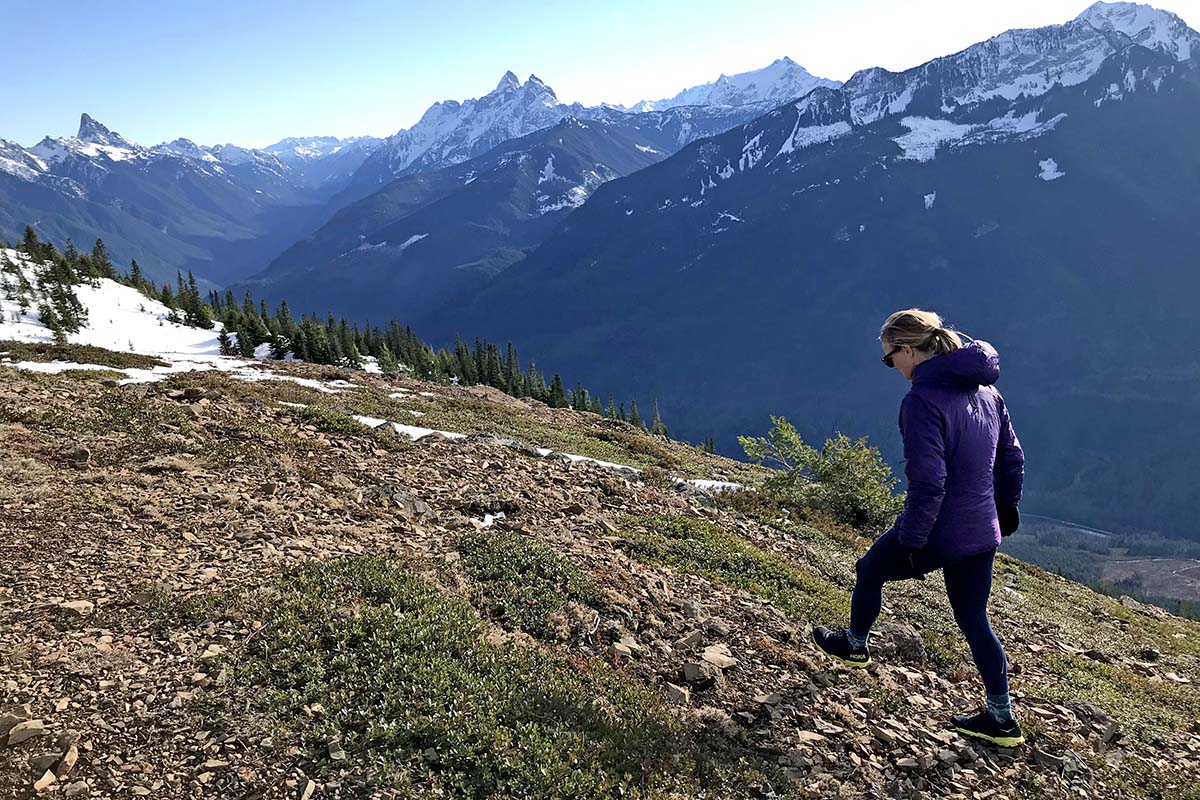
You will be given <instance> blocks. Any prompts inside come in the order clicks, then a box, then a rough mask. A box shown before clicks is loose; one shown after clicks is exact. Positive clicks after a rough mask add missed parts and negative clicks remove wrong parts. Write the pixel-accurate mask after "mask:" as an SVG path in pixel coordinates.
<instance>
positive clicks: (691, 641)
mask: <svg viewBox="0 0 1200 800" xmlns="http://www.w3.org/2000/svg"><path fill="white" fill-rule="evenodd" d="M703 641H704V634H703V633H701V632H700V631H692V632H691V633H689V634H687V635H686V636H681V637H680V638H678V639H676V640H675V649H676V650H690V649H692V648H693V647H696V646H697V645H699V644H700V643H701V642H703Z"/></svg>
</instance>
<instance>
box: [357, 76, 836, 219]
mask: <svg viewBox="0 0 1200 800" xmlns="http://www.w3.org/2000/svg"><path fill="white" fill-rule="evenodd" d="M760 72H763V73H770V76H771V79H772V80H771V81H769V82H766V83H764V82H763V81H762V80H760V82H759V84H755V82H754V81H753V80H748V81H746V82H744V83H739V84H737V85H736V86H735V85H734V84H729V86H730V87H731V88H729V89H728V90H727V89H724V88H712V89H710V90H709V91H707V92H706V94H707V96H708V97H709V100H707V101H697V102H694V103H689V104H686V105H685V104H676V105H668V106H664V107H663V108H662V109H637V110H633V111H630V110H625V109H621V108H619V107H616V106H608V105H601V106H594V107H587V106H583V105H580V104H579V103H571V104H566V103H562V102H559V100H558V97H557V96H556V95H555V93H554V90H553V89H551V88H550V87H549V86H547V85H546V84H545V83H544V82H543V81H542V80H541V79H540V78H538V77H537V76H536V75H530V76H529V79H528V80H527V81H525V83H521V81H520V79H519V78H517V76H516V75H514V74H513V73H512V72H511V71H510V72H507V73H505V74H504V76H503V77H502V78H501V79H500V82H499V83H498V84H497V85H496V88H495V89H494V90H492V91H491V92H489V93H488V94H486V95H484V96H482V97H479V98H477V99H472V100H466V101H464V102H461V103H460V102H458V101H456V100H446V101H444V102H440V103H434V104H433V105H432V106H430V107H429V109H428V110H427V111H426V112H425V114H424V115H423V116H422V117H421V119H420V120H419V121H418V122H417V124H415V125H413V126H412V127H411V128H408V129H406V130H402V131H399V132H398V133H396V134H394V135H392V136H389V137H388V138H387V139H385V140H384V142H383V143H382V144H381V145H380V146H379V147H378V148H376V149H375V151H374V152H373V153H372V154H371V156H370V157H369V158H367V159H366V161H365V162H364V163H363V165H362V167H361V168H360V169H359V170H358V172H357V173H356V174H355V176H354V178H353V179H352V181H351V186H350V188H349V189H348V190H347V196H348V197H347V199H358V198H360V197H363V196H365V195H366V194H368V193H369V192H370V191H373V189H374V188H377V187H378V186H380V185H381V184H384V183H387V182H388V181H390V180H393V179H395V178H396V177H399V176H402V175H411V174H413V173H416V172H422V171H427V170H432V169H440V168H442V167H445V166H449V165H452V164H459V163H462V162H463V161H466V160H467V159H470V158H474V157H475V156H477V155H481V154H482V153H485V152H487V151H488V150H490V149H492V148H493V147H496V146H497V145H499V144H501V143H502V142H505V141H508V140H510V139H513V138H516V137H519V136H525V135H527V134H530V133H532V132H534V131H536V130H541V129H544V128H547V127H549V126H551V125H555V124H557V123H558V122H560V121H561V120H563V119H565V118H567V117H573V118H575V119H580V120H587V119H590V120H596V121H598V122H603V123H605V124H607V125H609V126H613V127H624V128H626V129H629V130H647V129H654V130H656V131H658V132H659V134H661V136H662V137H665V138H663V139H660V142H666V141H668V140H669V141H670V142H672V144H670V145H668V146H670V148H671V151H672V152H673V151H674V150H677V149H678V148H680V147H683V146H684V145H686V144H688V143H689V142H692V141H694V140H696V139H698V138H701V137H704V136H712V135H714V134H717V133H721V132H722V131H725V130H728V129H729V128H731V127H733V126H734V125H739V124H741V123H743V122H746V121H747V120H750V119H753V118H754V117H755V116H757V115H758V114H761V113H762V112H763V111H766V110H767V109H768V108H771V107H773V106H774V105H776V104H777V100H776V99H774V98H775V96H776V95H778V96H780V97H783V98H784V99H787V98H789V97H798V96H800V95H801V94H804V92H805V91H807V90H808V89H811V88H812V86H811V85H810V83H811V82H810V81H809V80H807V79H805V78H804V77H803V76H807V75H808V73H806V72H804V71H803V69H802V68H799V67H797V66H796V65H794V64H792V62H790V61H789V62H787V63H786V64H785V63H784V62H783V61H778V62H776V63H775V64H774V65H772V66H771V67H768V68H767V69H766V70H762V71H760ZM800 73H803V76H802V75H801V74H800ZM755 74H757V73H747V75H755ZM735 77H739V78H740V77H741V76H735ZM811 77H812V76H808V78H811ZM813 80H817V81H819V80H820V79H813ZM727 83H728V82H727ZM768 83H769V85H768ZM814 85H815V84H814ZM723 86H724V84H723ZM756 87H757V88H756ZM793 89H794V90H795V94H791V93H790V92H791V91H792V90H793ZM760 94H761V95H762V97H759V95H760ZM722 98H724V99H722ZM732 100H739V102H730V101H732Z"/></svg>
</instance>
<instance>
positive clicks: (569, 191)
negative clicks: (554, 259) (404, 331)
mask: <svg viewBox="0 0 1200 800" xmlns="http://www.w3.org/2000/svg"><path fill="white" fill-rule="evenodd" d="M662 138H663V137H662V134H661V132H659V131H658V130H656V129H654V128H647V129H646V130H644V131H640V132H639V131H636V130H635V131H630V130H628V129H626V128H623V127H619V126H617V127H614V126H610V125H607V124H605V123H602V122H597V121H595V120H577V119H575V118H573V117H567V118H566V119H563V120H562V121H560V122H559V123H557V124H556V125H553V126H551V127H549V128H543V129H541V130H538V131H535V132H533V133H531V134H527V135H526V136H523V137H518V138H516V139H511V140H509V141H506V142H503V143H502V144H500V145H499V146H498V147H495V148H493V149H492V150H491V151H489V152H487V153H484V154H483V155H480V156H476V157H475V158H473V159H470V160H468V161H465V162H463V163H461V164H456V165H453V166H449V167H443V168H442V169H438V170H428V171H425V172H421V173H418V174H413V175H408V176H405V177H402V178H398V179H396V180H393V181H391V182H389V183H388V184H387V185H386V186H385V187H384V188H383V189H381V190H379V191H377V192H375V193H373V194H371V195H369V196H368V197H366V198H364V199H362V200H359V201H357V202H355V203H352V204H350V205H349V206H347V207H345V208H343V209H342V210H341V211H339V212H338V213H337V214H336V215H335V216H334V218H333V219H332V220H330V221H329V222H328V223H327V224H325V225H323V226H322V227H320V228H319V229H318V230H317V231H316V232H315V233H314V234H313V235H312V236H309V237H308V238H306V239H304V240H302V241H300V242H298V243H297V244H296V245H295V246H294V247H292V248H290V249H289V250H288V251H287V252H285V253H283V254H282V255H281V256H280V257H279V258H277V259H276V260H275V261H274V262H272V264H271V265H270V267H269V268H268V269H267V270H266V271H264V272H263V273H262V274H260V275H256V276H254V277H253V278H251V279H249V280H247V281H245V282H244V284H242V285H240V286H237V287H234V288H235V292H240V291H241V289H242V288H243V287H245V288H249V289H251V291H252V292H253V294H254V295H255V296H258V297H266V299H267V300H268V301H277V300H279V299H283V298H286V299H287V300H288V303H289V305H291V306H292V308H295V309H298V310H318V309H319V310H322V311H324V310H332V311H333V312H334V313H335V314H342V313H346V314H351V315H353V316H354V317H355V318H364V319H366V318H369V319H386V318H389V317H396V318H400V319H408V318H410V317H411V316H414V315H416V314H419V313H423V312H424V311H425V310H426V309H427V308H429V307H430V306H433V305H438V304H440V303H444V302H447V301H448V300H449V299H450V298H452V297H454V296H455V295H456V294H458V293H460V292H462V291H463V290H465V289H467V288H471V287H474V286H477V285H479V284H480V283H483V282H485V281H486V280H487V279H489V278H491V277H492V276H494V275H495V274H496V273H498V272H501V271H503V270H504V269H505V268H507V267H508V265H509V264H511V263H512V262H513V261H515V260H516V259H518V258H520V257H521V256H522V255H524V254H525V253H527V252H529V251H530V250H532V249H533V248H534V247H536V246H537V245H538V244H539V243H540V242H541V241H542V240H543V239H544V238H545V237H546V236H547V235H549V234H550V232H551V231H552V230H553V229H554V228H555V226H557V225H558V224H559V223H560V222H561V221H562V219H563V218H564V217H565V216H566V215H567V214H569V213H570V212H571V211H573V210H574V209H576V208H578V207H579V206H581V205H583V203H584V202H585V201H586V200H587V199H588V197H590V196H591V195H592V193H593V192H594V191H595V190H596V189H597V188H598V187H599V186H601V185H602V184H604V183H606V182H608V181H610V180H613V179H614V178H618V177H620V176H622V175H628V174H631V173H633V172H635V171H637V170H639V169H641V168H643V167H646V166H648V165H650V164H653V163H655V162H657V161H660V160H662V159H663V158H665V157H666V154H667V149H666V147H665V146H664V145H663V144H662V143H661V141H660V140H661V139H662Z"/></svg>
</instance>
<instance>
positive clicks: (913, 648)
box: [871, 622, 925, 664]
mask: <svg viewBox="0 0 1200 800" xmlns="http://www.w3.org/2000/svg"><path fill="white" fill-rule="evenodd" d="M871 649H872V650H873V651H875V652H878V653H879V655H880V656H882V657H883V658H885V659H888V660H890V661H903V662H907V663H910V664H921V663H924V661H925V642H924V641H922V639H921V634H919V633H917V631H916V630H914V629H913V628H911V627H909V626H908V625H901V624H900V623H898V622H881V623H879V624H877V625H876V626H875V627H874V628H873V629H872V630H871Z"/></svg>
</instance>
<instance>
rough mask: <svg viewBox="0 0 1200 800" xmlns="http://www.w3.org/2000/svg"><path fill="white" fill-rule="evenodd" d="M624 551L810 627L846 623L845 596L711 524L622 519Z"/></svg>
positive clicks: (775, 555) (654, 518)
mask: <svg viewBox="0 0 1200 800" xmlns="http://www.w3.org/2000/svg"><path fill="white" fill-rule="evenodd" d="M620 524H621V525H622V526H623V528H624V529H623V534H622V535H623V536H624V537H625V539H624V544H623V546H624V548H625V550H626V551H627V552H628V553H629V554H630V556H632V557H634V558H637V559H639V560H642V561H648V562H650V563H656V564H667V565H670V566H672V567H675V568H678V569H682V570H685V571H688V572H693V573H695V574H698V575H703V576H705V577H707V578H710V579H712V580H715V581H719V582H721V583H724V584H726V585H729V586H736V587H738V588H741V589H745V590H746V591H748V592H752V593H753V594H756V595H758V596H759V597H761V598H763V599H764V600H766V601H768V602H769V603H771V604H772V605H774V606H775V607H776V608H778V609H780V610H781V611H784V612H786V613H788V614H791V615H794V616H797V617H800V618H802V619H804V620H805V621H808V622H811V623H825V622H829V621H832V620H835V619H843V618H845V617H846V616H847V614H848V613H849V598H848V597H847V596H846V593H845V592H844V591H842V590H840V589H838V588H837V587H835V586H833V585H832V584H830V583H828V582H826V581H824V580H822V579H821V578H819V577H817V576H816V575H814V574H813V573H811V572H809V571H807V570H805V569H803V568H802V567H800V566H798V565H796V564H793V563H791V562H789V561H788V560H787V559H786V558H784V557H783V556H781V555H779V554H778V553H773V552H770V551H767V550H762V549H760V548H758V547H756V546H754V545H753V544H751V543H750V542H748V541H746V540H745V539H743V538H742V537H740V536H737V535H736V534H732V533H728V532H726V531H723V530H721V529H720V528H719V527H717V526H716V525H713V524H711V523H709V522H705V521H703V520H696V519H688V518H684V517H665V516H649V517H623V518H622V519H621V520H620Z"/></svg>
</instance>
